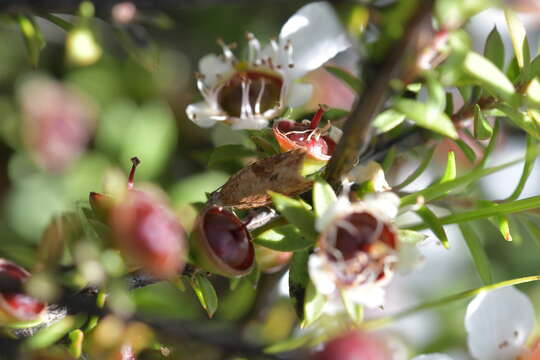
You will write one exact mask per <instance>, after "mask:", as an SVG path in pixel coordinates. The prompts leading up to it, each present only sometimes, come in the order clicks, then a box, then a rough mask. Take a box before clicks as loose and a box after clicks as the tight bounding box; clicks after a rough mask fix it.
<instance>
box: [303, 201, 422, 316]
mask: <svg viewBox="0 0 540 360" xmlns="http://www.w3.org/2000/svg"><path fill="white" fill-rule="evenodd" d="M345 193H347V191H346V192H345ZM398 205H399V198H398V197H397V196H396V195H395V194H394V193H391V192H383V193H373V194H369V195H367V196H365V197H364V199H362V200H361V201H357V202H354V203H351V202H350V200H349V198H348V196H344V195H341V196H339V197H338V199H337V201H336V202H335V203H334V204H333V205H332V206H331V207H330V208H329V209H328V210H327V211H326V213H325V214H324V215H323V216H321V217H320V218H319V219H318V220H317V223H316V226H317V230H318V231H319V232H320V233H321V236H320V238H319V247H318V249H316V251H315V253H314V254H313V255H312V256H311V257H310V259H309V273H310V277H311V280H312V281H313V284H314V285H315V287H316V288H317V290H318V291H319V292H320V293H322V294H325V295H327V296H329V299H330V300H332V299H339V298H340V297H339V293H341V296H346V297H347V298H348V299H350V300H352V301H354V302H355V303H358V304H361V305H365V306H368V307H379V306H382V305H383V302H384V295H385V290H384V286H385V285H386V284H388V282H389V281H390V280H391V279H392V277H393V274H394V272H395V271H396V269H397V267H398V264H399V265H400V267H402V264H400V262H401V261H402V260H403V261H404V262H408V259H405V257H409V256H410V253H411V251H410V249H408V247H411V246H412V247H414V245H413V244H408V243H400V241H399V238H398V233H397V230H396V228H395V227H394V225H393V220H394V218H395V217H396V215H397V210H398ZM414 250H416V248H415V247H414ZM336 293H337V294H336Z"/></svg>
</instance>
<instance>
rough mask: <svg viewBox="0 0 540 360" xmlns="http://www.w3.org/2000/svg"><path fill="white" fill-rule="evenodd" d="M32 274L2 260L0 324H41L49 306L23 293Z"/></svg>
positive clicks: (0, 262)
mask: <svg viewBox="0 0 540 360" xmlns="http://www.w3.org/2000/svg"><path fill="white" fill-rule="evenodd" d="M29 278H30V273H28V271H26V270H24V269H23V268H22V267H20V266H18V265H16V264H15V263H12V262H11V261H8V260H5V259H0V281H1V285H0V324H1V325H23V324H25V325H26V324H35V323H39V322H40V321H41V319H42V317H43V315H44V314H45V310H46V307H47V305H46V304H45V303H44V302H42V301H39V300H37V299H35V298H33V297H31V296H28V295H26V294H24V293H23V292H22V287H23V285H24V283H25V282H26V281H27V280H28V279H29Z"/></svg>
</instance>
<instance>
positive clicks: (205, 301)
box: [191, 274, 218, 318]
mask: <svg viewBox="0 0 540 360" xmlns="http://www.w3.org/2000/svg"><path fill="white" fill-rule="evenodd" d="M191 287H192V288H193V291H194V292H195V295H197V298H198V299H199V302H200V303H201V306H202V307H203V309H204V310H205V311H206V313H207V314H208V317H209V318H212V316H214V313H215V312H216V310H217V307H218V297H217V294H216V290H215V289H214V286H213V285H212V283H211V282H210V280H208V278H207V277H206V276H204V275H203V274H195V275H194V276H193V277H192V278H191Z"/></svg>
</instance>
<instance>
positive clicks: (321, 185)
mask: <svg viewBox="0 0 540 360" xmlns="http://www.w3.org/2000/svg"><path fill="white" fill-rule="evenodd" d="M336 201H337V197H336V193H335V192H334V189H332V187H331V186H330V185H329V184H328V183H327V182H326V181H325V180H324V179H322V178H318V179H317V180H315V183H314V184H313V207H314V210H315V215H316V216H317V217H318V218H320V217H322V216H323V215H324V214H325V213H326V210H328V208H329V207H330V206H332V204H334V203H335V202H336Z"/></svg>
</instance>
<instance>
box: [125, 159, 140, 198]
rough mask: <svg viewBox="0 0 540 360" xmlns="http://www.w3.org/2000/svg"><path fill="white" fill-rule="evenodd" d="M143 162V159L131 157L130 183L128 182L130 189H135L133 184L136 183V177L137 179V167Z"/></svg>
mask: <svg viewBox="0 0 540 360" xmlns="http://www.w3.org/2000/svg"><path fill="white" fill-rule="evenodd" d="M140 163H141V160H139V158H138V157H136V156H135V157H132V158H131V164H132V165H131V170H130V172H129V177H128V183H127V188H128V190H131V189H133V184H134V179H135V169H136V168H137V165H139V164H140Z"/></svg>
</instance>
